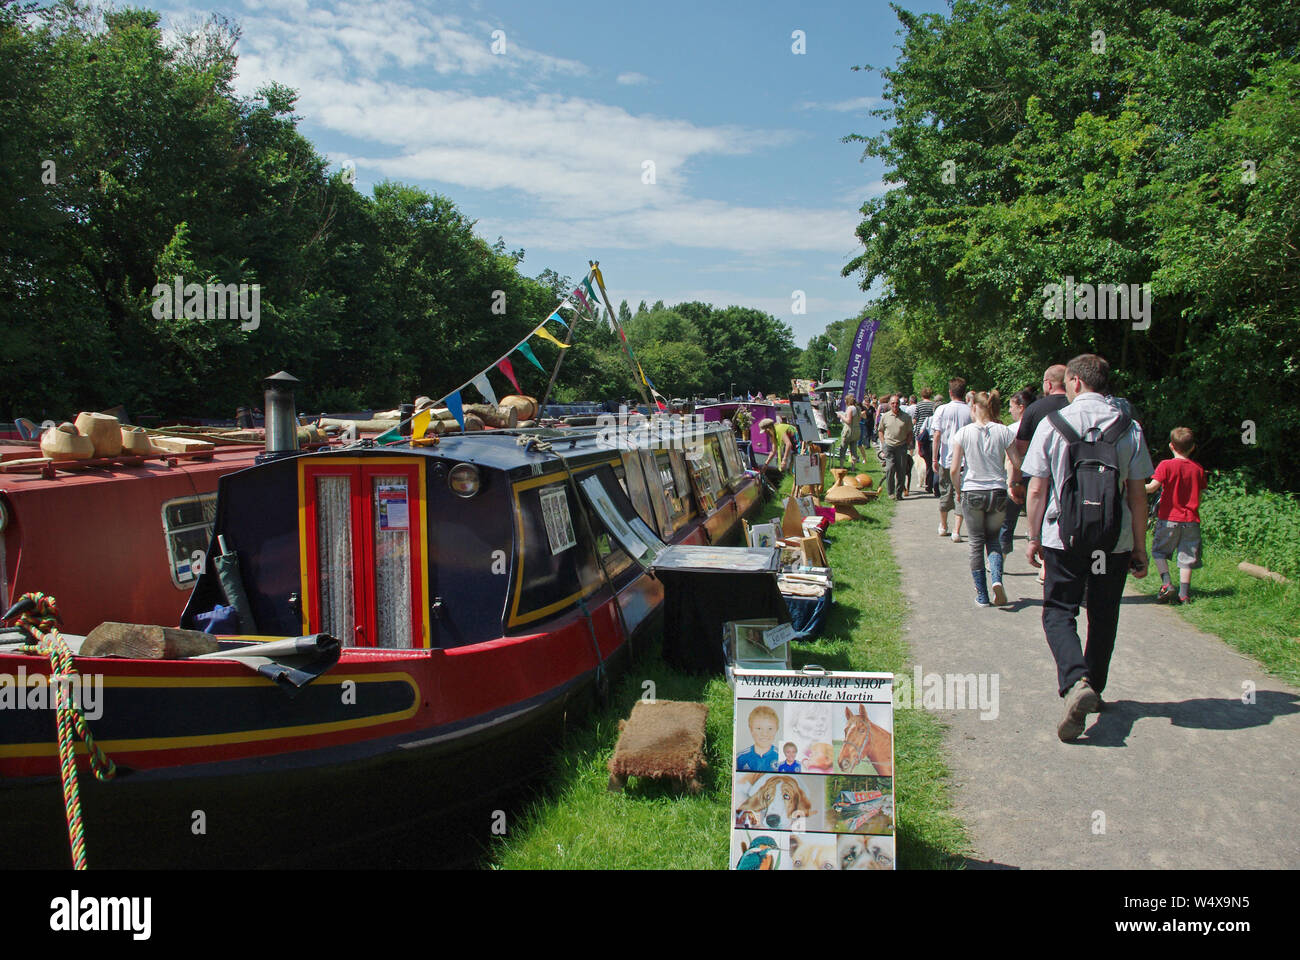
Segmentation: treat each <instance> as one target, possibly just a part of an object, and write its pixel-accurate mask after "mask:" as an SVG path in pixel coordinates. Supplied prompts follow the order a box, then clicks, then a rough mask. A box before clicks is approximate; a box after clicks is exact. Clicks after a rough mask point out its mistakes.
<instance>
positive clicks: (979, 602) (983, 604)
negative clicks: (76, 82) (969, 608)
mask: <svg viewBox="0 0 1300 960" xmlns="http://www.w3.org/2000/svg"><path fill="white" fill-rule="evenodd" d="M975 606H977V607H988V606H992V604H990V603H989V602H988V600H987V599H985V600H981V599H980V598H979V597H976V598H975Z"/></svg>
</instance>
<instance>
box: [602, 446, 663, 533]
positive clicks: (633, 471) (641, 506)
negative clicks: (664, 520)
mask: <svg viewBox="0 0 1300 960" xmlns="http://www.w3.org/2000/svg"><path fill="white" fill-rule="evenodd" d="M644 452H646V451H641V450H624V451H623V454H622V457H623V469H624V471H625V475H626V477H627V486H628V489H629V490H630V491H631V496H630V498H629V499H631V501H632V506H634V507H636V512H637V513H638V514H639V515H640V517H641V519H642V520H644V521H645V522H646V523H648V524H650V525H651V526H653V527H659V526H660V515H661V514H664V513H666V512H667V511H666V510H665V509H664V507H663V506H662V505H661V504H659V503H656V501H657V500H660V499H661V497H659V496H657V491H658V487H659V485H658V483H653V484H652V483H651V482H650V479H649V478H647V477H646V474H645V471H644V469H643V467H642V463H643V461H642V459H641V454H642V453H644ZM615 472H616V473H617V472H618V468H615ZM651 476H652V477H653V474H651Z"/></svg>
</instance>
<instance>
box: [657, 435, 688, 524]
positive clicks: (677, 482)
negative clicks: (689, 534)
mask: <svg viewBox="0 0 1300 960" xmlns="http://www.w3.org/2000/svg"><path fill="white" fill-rule="evenodd" d="M675 456H676V459H674V454H673V453H672V452H671V451H668V450H657V451H655V454H654V460H655V469H656V470H658V471H659V482H660V483H661V484H662V485H663V491H664V494H665V495H666V496H667V498H668V507H669V515H670V517H671V519H672V529H673V530H674V531H676V530H677V529H679V528H680V527H681V525H682V524H683V523H685V522H686V521H687V520H688V519H690V516H691V481H690V479H689V478H688V477H687V476H686V465H685V464H684V463H683V462H682V460H681V454H676V455H675ZM679 478H680V479H679Z"/></svg>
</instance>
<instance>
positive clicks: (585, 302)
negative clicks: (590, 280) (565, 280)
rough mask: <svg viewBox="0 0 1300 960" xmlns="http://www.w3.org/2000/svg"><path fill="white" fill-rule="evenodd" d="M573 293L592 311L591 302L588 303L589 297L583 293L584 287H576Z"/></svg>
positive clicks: (584, 307) (584, 306) (589, 311)
mask: <svg viewBox="0 0 1300 960" xmlns="http://www.w3.org/2000/svg"><path fill="white" fill-rule="evenodd" d="M573 295H574V296H575V297H577V298H578V299H579V300H580V301H582V308H583V309H584V310H586V311H587V312H588V313H591V304H590V303H588V302H587V298H586V297H584V296H583V295H582V288H581V287H574V288H573Z"/></svg>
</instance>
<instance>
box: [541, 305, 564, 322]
mask: <svg viewBox="0 0 1300 960" xmlns="http://www.w3.org/2000/svg"><path fill="white" fill-rule="evenodd" d="M562 306H564V304H560V307H562ZM560 307H556V308H555V312H554V313H552V314H551V315H550V316H549V317H547V318H546V319H547V320H554V321H555V322H556V323H558V324H559V325H560V326H562V327H567V326H568V324H567V323H565V322H564V318H563V317H561V316H560Z"/></svg>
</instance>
